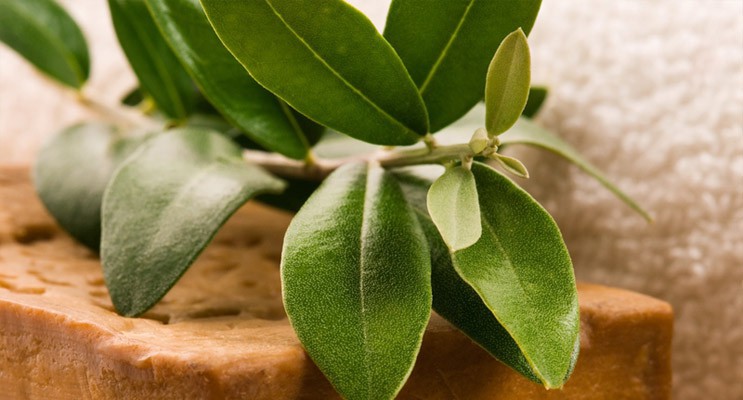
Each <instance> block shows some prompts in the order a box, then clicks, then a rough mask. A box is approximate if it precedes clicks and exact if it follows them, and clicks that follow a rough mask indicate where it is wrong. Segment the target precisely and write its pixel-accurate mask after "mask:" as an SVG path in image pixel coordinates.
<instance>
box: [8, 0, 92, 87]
mask: <svg viewBox="0 0 743 400" xmlns="http://www.w3.org/2000/svg"><path fill="white" fill-rule="evenodd" d="M0 41H2V42H4V43H5V44H7V45H8V46H10V48H12V49H13V50H15V51H17V52H18V54H20V55H21V56H23V57H24V58H25V59H27V60H28V61H30V62H31V63H32V64H33V65H34V66H35V67H36V68H38V69H39V70H41V71H42V72H44V73H45V74H47V75H48V76H50V77H52V78H54V79H56V80H57V81H59V82H61V83H63V84H65V85H67V86H70V87H73V88H80V87H82V86H83V84H84V83H85V81H87V79H88V75H89V74H90V56H89V55H88V45H87V43H86V42H85V37H83V34H82V32H81V31H80V28H79V27H78V26H77V24H76V23H75V21H74V20H73V19H72V17H70V15H69V14H67V12H66V11H65V10H64V9H63V8H62V7H60V6H59V4H57V2H55V1H53V0H2V1H0Z"/></svg>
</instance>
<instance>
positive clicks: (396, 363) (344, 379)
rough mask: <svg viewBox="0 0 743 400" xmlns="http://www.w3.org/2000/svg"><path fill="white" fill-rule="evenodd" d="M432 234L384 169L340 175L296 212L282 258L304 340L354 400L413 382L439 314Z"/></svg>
mask: <svg viewBox="0 0 743 400" xmlns="http://www.w3.org/2000/svg"><path fill="white" fill-rule="evenodd" d="M425 240H426V239H425V237H424V236H423V232H422V231H421V228H420V226H419V225H418V222H417V220H416V217H415V215H414V213H413V211H412V210H411V209H410V208H409V207H408V205H407V204H406V202H405V198H404V197H403V194H402V192H401V190H400V187H399V185H398V184H397V182H396V181H395V180H394V178H393V177H392V176H391V175H390V174H389V173H388V172H385V171H384V170H383V169H381V168H380V167H378V166H367V165H366V164H350V165H346V166H344V167H342V168H340V169H338V170H337V171H336V172H334V173H333V174H332V175H331V176H330V177H328V178H327V180H326V181H325V182H324V183H323V184H322V185H321V186H320V188H319V189H318V191H317V192H316V193H315V194H313V195H312V197H311V198H310V199H309V200H308V202H307V203H306V204H305V206H304V207H302V209H301V210H300V211H299V213H298V214H297V215H296V217H294V220H293V221H292V223H291V225H290V226H289V230H288V231H287V233H286V238H285V243H284V253H283V259H282V264H281V265H282V271H281V276H282V282H283V288H284V305H285V307H286V311H287V314H288V315H289V319H290V321H291V323H292V325H293V326H294V330H295V331H296V332H297V336H299V339H300V340H301V341H302V344H303V345H304V347H305V348H306V349H307V352H308V353H309V354H310V356H311V357H312V359H313V360H314V361H315V363H316V364H317V365H318V367H319V368H320V369H321V370H322V371H323V373H324V374H325V376H327V377H328V379H329V380H330V382H331V383H332V384H333V385H334V386H335V387H336V389H338V391H339V392H340V393H341V395H343V396H344V397H346V398H349V399H391V398H393V397H394V396H395V394H396V393H397V392H398V391H399V390H400V388H401V387H402V385H403V383H404V382H405V380H406V379H407V377H408V375H409V374H410V371H411V369H412V367H413V364H414V362H415V359H416V356H417V354H418V350H419V348H420V344H421V339H422V337H423V331H424V330H425V327H426V325H427V322H428V318H429V315H430V310H431V286H430V264H429V257H428V249H427V246H426V242H425Z"/></svg>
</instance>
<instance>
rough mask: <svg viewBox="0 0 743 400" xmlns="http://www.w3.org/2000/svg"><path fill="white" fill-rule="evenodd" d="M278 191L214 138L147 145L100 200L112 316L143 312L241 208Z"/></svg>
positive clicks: (195, 134)
mask: <svg viewBox="0 0 743 400" xmlns="http://www.w3.org/2000/svg"><path fill="white" fill-rule="evenodd" d="M283 188H284V183H283V182H282V181H280V180H278V179H276V178H274V177H273V176H271V175H269V174H268V173H267V172H265V171H264V170H262V169H261V168H259V167H256V166H252V165H249V164H246V163H245V162H244V161H243V160H242V159H241V150H240V148H239V147H237V146H236V145H235V144H233V143H232V142H231V141H230V140H229V139H228V138H226V137H224V136H223V135H221V134H219V133H215V132H212V131H209V130H206V129H199V128H183V129H178V130H173V131H169V132H166V133H164V134H161V135H159V136H157V137H155V138H153V139H151V140H149V141H148V142H147V144H146V145H144V146H143V147H142V149H141V150H139V151H137V152H136V153H135V154H133V155H132V156H131V157H130V158H128V159H127V161H126V162H125V163H124V164H122V165H121V167H120V168H119V169H118V170H117V171H116V173H115V175H114V177H113V178H112V179H111V182H110V183H109V184H108V187H107V188H106V192H105V194H104V196H103V210H102V215H103V227H102V231H103V234H102V237H101V259H102V261H103V275H104V278H105V280H106V286H108V291H109V293H110V294H111V300H112V301H113V303H114V306H115V307H116V310H117V311H118V312H119V313H121V314H123V315H126V316H137V315H140V314H142V313H143V312H145V311H147V310H148V309H149V308H150V307H152V306H153V305H155V303H157V302H158V301H159V300H160V299H161V298H162V297H163V296H164V295H165V294H166V293H167V292H168V291H169V290H170V288H171V287H172V286H173V285H174V284H175V283H176V281H178V279H179V278H180V277H181V275H183V273H184V272H185V271H186V270H187V269H188V267H189V266H190V265H191V263H193V261H194V260H195V259H196V257H197V256H198V255H199V254H200V253H201V251H202V250H203V249H204V247H205V246H206V245H207V244H208V243H209V241H210V240H211V239H212V237H214V235H215V234H216V232H217V230H218V229H219V228H220V227H221V226H222V224H224V222H225V221H226V220H227V218H229V217H230V216H231V215H232V214H233V213H234V212H235V211H236V210H237V209H238V208H239V207H240V206H242V205H243V204H244V203H245V202H246V201H247V200H248V199H250V198H251V197H253V196H255V195H257V194H260V193H265V192H280V191H281V190H282V189H283Z"/></svg>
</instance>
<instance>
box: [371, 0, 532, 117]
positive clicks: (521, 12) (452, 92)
mask: <svg viewBox="0 0 743 400" xmlns="http://www.w3.org/2000/svg"><path fill="white" fill-rule="evenodd" d="M435 3H436V4H435V6H433V5H432V2H431V1H430V0H394V1H393V2H392V5H391V7H390V11H389V15H388V17H387V24H386V26H385V31H384V36H385V38H387V40H389V42H390V43H391V44H392V46H393V47H394V48H395V50H397V53H398V54H399V55H400V57H401V58H402V60H403V62H404V63H405V66H406V67H407V69H408V71H409V72H410V75H411V76H412V77H413V80H414V81H415V83H416V85H418V87H419V88H420V92H421V94H422V96H423V100H424V101H425V103H426V107H427V108H428V114H429V118H430V121H431V129H430V130H431V132H437V131H439V130H441V129H442V128H444V127H446V126H447V125H449V124H451V123H452V122H454V121H456V120H457V119H459V118H460V117H461V116H463V115H464V114H466V113H467V110H469V109H471V108H472V107H473V106H474V105H475V104H477V103H478V102H479V101H480V100H481V99H482V96H483V93H484V89H485V74H486V72H487V70H488V64H489V63H490V60H491V58H492V57H493V53H495V51H496V49H497V48H498V45H499V44H500V42H501V41H502V40H503V38H505V37H506V35H508V34H509V33H511V32H513V31H514V30H516V29H517V28H519V27H521V29H523V30H524V32H527V33H528V32H529V31H530V30H531V27H532V25H533V24H534V20H535V19H536V17H537V13H538V11H539V6H540V5H541V0H514V1H494V0H458V1H438V2H435Z"/></svg>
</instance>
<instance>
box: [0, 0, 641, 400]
mask: <svg viewBox="0 0 743 400" xmlns="http://www.w3.org/2000/svg"><path fill="white" fill-rule="evenodd" d="M14 4H15V3H14V2H3V3H0V11H3V10H5V11H8V10H10V11H11V13H5V14H3V13H2V12H0V22H3V23H2V24H0V40H3V41H5V42H6V43H8V44H10V46H11V47H13V48H14V49H16V50H18V52H19V53H20V54H22V55H24V56H25V57H27V58H28V60H29V61H31V62H32V63H34V65H36V66H37V67H38V68H39V69H41V70H42V71H45V72H46V73H47V74H48V75H49V76H50V77H52V78H53V79H56V80H58V81H60V82H62V83H64V84H66V85H68V86H71V87H73V88H80V87H81V86H82V85H83V84H84V82H85V80H86V79H87V70H88V60H87V48H86V47H85V45H84V39H82V36H81V34H79V29H78V28H77V26H76V25H75V23H74V21H72V19H71V18H69V16H68V15H67V14H66V13H64V11H63V10H62V9H61V8H60V7H58V6H57V5H56V4H55V3H53V2H52V1H51V0H26V1H24V2H23V4H24V5H23V6H22V7H16V6H15V5H14ZM109 5H110V7H111V11H112V16H113V22H114V25H115V27H116V32H117V36H118V38H119V42H120V43H121V45H122V47H123V49H124V50H125V53H126V55H127V57H128V60H129V62H130V64H131V66H132V68H133V69H134V71H135V73H136V75H137V77H138V79H139V89H137V91H135V94H136V93H139V94H140V95H141V96H139V97H140V98H139V99H138V98H137V96H127V97H128V99H127V103H128V104H130V105H134V107H135V109H137V110H140V111H141V108H137V107H138V106H137V105H136V104H137V103H139V101H137V100H140V101H141V102H142V104H147V112H146V114H148V117H146V118H147V120H148V121H151V120H156V121H159V122H158V123H156V124H155V123H147V128H146V129H145V130H144V131H145V132H146V133H147V134H146V135H128V133H129V132H130V131H132V127H131V126H128V127H118V128H117V127H115V126H113V125H102V124H82V125H78V126H75V127H72V128H70V129H68V130H66V131H63V132H62V133H61V134H60V135H59V136H57V137H56V138H55V139H54V140H53V141H51V142H50V143H49V144H48V145H47V146H46V147H45V148H44V150H43V152H42V153H41V154H40V157H39V159H38V161H37V164H36V167H35V182H36V186H37V191H38V193H39V195H40V197H41V199H42V201H43V202H44V204H45V205H46V206H47V208H48V209H49V211H50V212H51V213H52V215H54V217H55V218H56V219H57V221H58V222H59V223H60V224H61V225H62V226H63V227H64V228H65V229H66V230H67V231H68V232H70V233H71V234H72V235H73V236H74V237H76V238H77V239H78V240H80V241H81V242H82V243H83V244H85V245H87V246H88V247H90V248H92V249H95V250H97V249H98V246H99V245H100V251H101V258H102V264H103V271H104V276H105V278H106V284H107V286H108V288H109V292H110V294H111V296H112V300H113V303H114V305H115V307H116V309H117V311H118V312H119V313H121V314H123V315H127V316H137V315H140V314H142V313H144V312H145V311H146V310H148V309H149V308H150V307H152V306H153V305H155V304H156V303H157V302H158V301H159V299H161V298H162V297H163V296H164V295H165V294H166V293H167V292H168V290H169V289H170V288H171V287H172V286H173V285H174V284H176V282H177V280H178V279H179V278H180V276H181V275H182V274H183V273H184V272H185V271H186V269H187V268H188V267H189V266H190V265H191V264H192V263H193V261H194V260H195V259H196V257H197V256H198V255H199V253H200V252H201V251H202V250H203V249H204V247H205V246H206V245H207V244H208V243H209V241H210V240H211V238H212V237H213V236H214V235H215V234H216V232H217V231H218V229H219V228H220V227H221V226H222V224H223V223H224V222H225V220H226V219H227V218H229V216H230V215H231V214H232V213H233V212H234V211H235V210H237V209H238V208H239V207H240V206H241V205H242V204H244V203H245V202H246V201H248V200H249V199H251V198H254V197H256V196H258V197H257V198H258V199H261V200H262V201H266V202H270V203H272V204H276V205H282V206H287V205H291V207H296V208H299V207H298V205H301V209H300V210H299V212H298V213H297V215H296V216H295V218H294V220H293V221H292V223H291V225H290V227H289V229H288V231H287V234H286V238H285V241H284V249H283V254H282V261H281V276H282V289H283V298H284V304H285V308H286V311H287V315H288V317H289V320H290V322H291V324H292V326H293V328H294V330H295V331H296V333H297V336H298V337H299V339H300V341H301V342H302V344H303V346H304V347H305V349H306V350H307V352H308V353H309V355H310V357H312V359H313V360H314V361H315V362H316V363H317V365H318V367H319V368H320V369H321V370H322V371H323V373H324V374H325V376H326V377H327V378H328V379H329V380H330V382H331V383H332V384H333V385H334V386H335V388H336V389H337V390H338V391H339V392H340V393H341V394H342V395H343V396H344V397H346V398H350V399H371V398H382V399H388V398H393V397H395V395H396V394H397V393H398V392H399V390H400V388H401V387H402V385H403V384H404V383H405V381H406V379H407V377H408V375H409V373H410V371H411V369H412V367H413V364H414V363H415V359H416V357H417V354H418V351H419V349H420V345H421V339H422V335H423V332H424V330H425V327H426V324H427V321H428V318H429V315H430V311H431V309H432V308H433V309H434V310H436V311H437V312H438V313H439V314H440V315H441V316H443V317H444V318H446V319H447V320H449V321H450V322H451V323H452V324H453V325H454V326H456V327H457V328H458V329H460V330H461V331H462V332H463V333H465V334H466V335H468V336H469V337H470V338H472V339H473V340H474V341H475V342H477V343H478V344H479V345H480V346H482V347H483V348H484V349H486V350H487V351H488V352H490V353H491V354H492V355H493V356H494V357H496V358H498V359H499V360H501V361H502V362H504V363H505V364H507V365H508V366H510V367H512V368H513V369H514V370H516V371H518V372H519V373H521V374H522V375H524V376H525V377H527V378H529V379H531V380H533V381H535V382H538V383H540V384H542V385H544V386H545V387H547V388H556V387H561V386H562V385H563V384H564V383H565V381H566V380H567V379H568V378H569V376H570V374H571V372H572V369H573V367H574V365H575V362H576V359H577V356H578V350H579V334H578V333H579V332H578V331H579V316H578V304H577V292H576V287H575V278H574V275H573V270H572V265H571V261H570V257H569V255H568V252H567V249H566V247H565V243H564V242H563V240H562V237H561V235H560V232H559V230H558V228H557V226H556V224H555V222H554V221H553V220H552V218H551V217H550V216H549V214H548V213H547V212H546V211H545V210H544V209H543V208H542V207H541V206H540V205H539V204H538V203H537V202H536V201H535V200H534V199H532V198H531V196H529V194H527V193H526V192H525V191H523V190H522V189H521V188H519V187H518V186H517V185H516V184H515V183H514V182H513V181H512V180H510V179H508V178H507V177H505V176H504V175H502V174H501V173H499V172H497V171H496V170H495V169H493V167H492V165H500V166H501V167H502V169H503V170H505V171H507V172H509V173H512V174H514V175H517V176H520V177H528V171H527V170H526V167H525V166H524V165H523V164H522V163H521V162H520V161H519V160H517V159H515V158H512V157H509V156H507V155H504V154H502V149H503V147H505V146H507V145H511V144H516V143H523V144H528V145H533V146H537V147H541V148H544V149H547V150H550V151H552V152H555V153H556V154H558V155H561V156H563V157H565V158H566V159H567V160H569V161H572V162H574V163H575V164H577V165H578V166H579V167H580V168H581V169H583V170H585V171H586V172H588V173H589V174H591V175H592V176H594V177H596V178H597V179H598V180H599V181H600V182H601V183H602V184H603V185H604V186H606V187H607V188H609V190H611V191H613V192H614V193H615V194H617V195H618V196H619V197H620V198H621V199H622V200H623V201H625V202H626V203H627V204H629V205H630V206H631V207H632V208H634V209H635V210H637V211H638V212H640V213H642V214H643V216H646V217H648V216H647V213H645V212H644V211H643V210H642V209H641V208H640V207H639V206H638V205H637V204H636V203H635V202H634V201H633V200H631V199H630V197H629V196H627V195H626V194H624V193H623V192H621V191H620V190H619V189H618V188H616V187H615V186H613V185H612V184H611V183H609V181H608V180H607V179H606V178H605V177H604V176H603V175H602V174H601V173H600V172H599V171H598V170H597V169H596V168H595V167H593V166H592V165H591V164H590V163H588V162H587V161H586V160H584V159H583V158H581V157H580V155H579V154H578V153H577V152H576V151H575V150H574V149H572V148H571V147H570V146H569V145H567V144H566V143H564V142H563V141H561V140H560V139H559V138H557V137H555V136H554V135H552V134H550V133H549V132H547V131H545V130H543V129H541V128H538V127H537V126H536V125H535V124H534V123H533V122H529V121H528V120H526V119H524V117H523V116H522V114H523V115H527V116H531V115H534V114H535V113H536V111H537V110H538V108H539V106H540V105H541V104H542V102H543V100H544V97H545V96H546V90H544V89H543V88H530V71H529V70H530V64H531V61H530V56H529V47H528V42H527V38H526V34H527V33H528V32H529V30H530V29H531V27H532V25H533V23H534V20H535V18H536V15H537V12H538V10H539V6H540V1H539V0H518V1H509V2H495V1H488V0H471V1H469V2H439V3H437V5H436V6H430V7H419V5H420V4H418V1H417V0H394V1H393V2H392V6H391V8H390V12H389V15H388V19H387V25H386V28H385V32H384V35H381V34H380V33H379V32H377V30H376V29H375V28H374V26H373V25H372V24H371V22H370V21H369V20H368V19H367V18H366V17H365V16H364V15H363V14H361V13H360V12H359V11H358V10H356V9H354V8H353V7H351V6H350V5H348V4H346V3H345V2H344V1H342V0H255V1H250V2H247V1H246V2H237V1H221V0H201V1H200V2H198V1H196V0H109ZM26 8H28V9H34V10H36V11H38V12H37V13H28V12H25V11H24V10H25V9H26ZM11 14H12V15H13V16H15V20H9V21H3V20H2V18H3V17H2V16H3V15H11ZM39 16H46V17H48V18H51V19H53V20H54V22H55V23H54V24H46V25H45V24H40V23H39V18H38V17H39ZM46 17H45V18H46ZM18 32H27V33H29V35H32V37H37V38H47V39H49V38H52V37H57V36H59V37H61V39H62V40H51V39H50V40H41V41H39V42H38V44H39V45H40V46H41V47H42V48H47V49H49V50H50V51H52V50H53V51H52V52H50V54H56V55H57V56H58V57H38V56H39V54H40V53H38V52H36V51H31V50H33V49H31V50H29V42H28V40H26V39H27V38H25V37H24V36H22V35H19V34H18ZM60 32H61V33H62V34H61V35H60ZM81 43H82V44H81ZM81 46H82V47H81ZM70 71H78V72H80V73H77V74H72V75H71V73H70ZM81 71H82V72H81ZM73 78H74V79H73ZM483 97H484V99H485V105H484V106H479V105H477V103H478V102H479V101H480V100H481V99H482V98H483ZM88 103H89V104H95V103H90V102H88ZM473 107H474V108H475V111H474V113H475V114H477V118H475V122H474V123H470V122H468V121H460V122H458V123H455V124H452V122H453V121H455V120H457V119H459V118H460V117H462V116H463V115H465V114H466V113H467V112H468V111H469V110H470V109H473ZM478 113H479V114H478ZM109 114H112V115H117V114H118V113H116V112H114V113H109ZM118 119H119V118H114V120H113V121H112V123H117V124H118V123H119V122H121V121H117V120H118ZM119 125H131V124H129V123H127V124H119ZM159 126H171V127H176V128H175V129H161V128H159ZM326 128H327V129H326ZM134 130H136V129H134ZM326 130H327V131H326ZM324 131H326V132H325V134H324V137H323V138H322V139H321V138H320V136H321V135H322V134H323V132H324ZM439 131H440V133H438V134H437V135H436V136H434V135H433V133H436V132H439ZM437 136H438V137H442V136H447V137H453V138H455V139H456V140H455V143H453V144H447V145H441V144H439V143H438V140H437V139H436V137H437ZM318 140H319V142H318ZM373 145H384V146H412V145H415V146H417V147H412V148H389V147H385V148H380V147H377V146H373ZM370 149H371V151H370ZM491 164H492V165H491ZM442 167H443V168H442ZM91 177H92V178H94V179H91ZM282 191H283V193H282ZM269 194H270V195H269ZM302 204H303V205H302ZM101 227H102V229H101Z"/></svg>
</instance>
